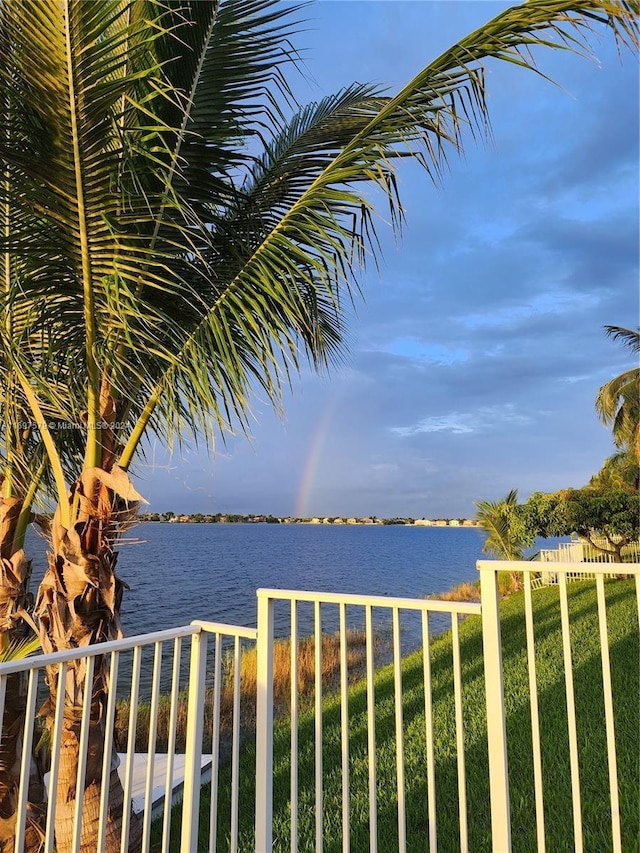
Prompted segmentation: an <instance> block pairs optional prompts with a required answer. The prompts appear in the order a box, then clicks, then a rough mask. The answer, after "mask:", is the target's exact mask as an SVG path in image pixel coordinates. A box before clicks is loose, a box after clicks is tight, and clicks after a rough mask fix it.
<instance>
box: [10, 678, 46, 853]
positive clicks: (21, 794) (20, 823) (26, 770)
mask: <svg viewBox="0 0 640 853" xmlns="http://www.w3.org/2000/svg"><path fill="white" fill-rule="evenodd" d="M39 675H40V670H39V669H36V668H35V667H34V668H33V669H30V670H29V686H28V687H27V704H26V708H25V718H24V731H23V733H22V758H21V761H20V788H19V791H18V804H17V807H16V837H15V847H14V850H15V853H23V851H24V840H25V838H24V836H25V825H26V819H27V801H28V799H29V775H30V770H31V751H32V745H33V732H34V730H35V724H36V696H37V693H38V677H39Z"/></svg>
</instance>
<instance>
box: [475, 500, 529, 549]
mask: <svg viewBox="0 0 640 853" xmlns="http://www.w3.org/2000/svg"><path fill="white" fill-rule="evenodd" d="M474 505H475V507H476V508H477V512H476V515H475V520H476V521H477V522H478V525H479V526H480V527H481V528H482V529H483V530H484V531H485V533H486V534H487V538H486V539H485V542H484V545H483V547H482V550H483V552H484V553H485V554H490V555H491V556H492V557H495V558H496V559H497V560H522V559H524V549H525V548H526V546H527V545H528V544H529V543H528V541H526V539H525V537H524V536H523V532H522V531H521V530H518V528H517V525H516V524H515V523H514V520H515V519H514V512H513V511H514V509H515V507H516V506H517V505H518V490H517V489H512V490H511V491H510V492H509V494H508V495H507V496H506V497H504V498H503V499H502V500H499V501H486V500H482V501H475V502H474Z"/></svg>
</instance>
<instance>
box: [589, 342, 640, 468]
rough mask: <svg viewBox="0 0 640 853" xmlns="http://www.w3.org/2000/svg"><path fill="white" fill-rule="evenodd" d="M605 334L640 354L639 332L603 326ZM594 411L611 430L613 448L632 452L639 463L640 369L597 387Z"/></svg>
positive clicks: (626, 372) (630, 371)
mask: <svg viewBox="0 0 640 853" xmlns="http://www.w3.org/2000/svg"><path fill="white" fill-rule="evenodd" d="M605 331H606V333H607V335H609V336H610V337H612V338H613V339H614V340H621V341H622V342H623V343H624V344H625V345H626V346H627V347H628V348H629V349H630V350H631V352H633V353H636V355H637V354H638V353H640V330H637V331H633V330H631V329H625V328H623V327H622V326H605ZM636 360H637V359H636ZM596 411H597V412H598V415H599V416H600V419H601V421H602V422H603V423H604V424H605V425H606V426H611V427H612V429H613V440H614V442H615V445H616V447H619V448H621V449H624V450H628V451H631V452H632V453H633V454H634V455H635V458H636V460H637V462H638V463H640V366H639V367H633V368H631V370H626V371H625V372H624V373H621V374H620V375H619V376H616V377H614V378H613V379H611V380H610V381H609V382H607V383H606V384H605V385H603V386H602V387H601V388H600V390H599V391H598V396H597V397H596Z"/></svg>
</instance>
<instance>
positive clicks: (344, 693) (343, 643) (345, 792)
mask: <svg viewBox="0 0 640 853" xmlns="http://www.w3.org/2000/svg"><path fill="white" fill-rule="evenodd" d="M347 651H348V649H347V605H346V604H344V602H343V603H341V604H340V733H341V749H342V851H343V853H349V850H350V848H351V844H350V838H349V836H350V832H351V831H350V827H349V672H348V669H347V666H348V663H347Z"/></svg>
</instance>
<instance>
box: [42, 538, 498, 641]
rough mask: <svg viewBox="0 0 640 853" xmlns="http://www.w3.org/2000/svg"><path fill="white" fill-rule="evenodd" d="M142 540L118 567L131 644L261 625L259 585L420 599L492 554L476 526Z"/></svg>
mask: <svg viewBox="0 0 640 853" xmlns="http://www.w3.org/2000/svg"><path fill="white" fill-rule="evenodd" d="M134 537H135V538H136V539H137V540H139V541H137V542H132V543H131V544H126V543H123V544H122V546H121V547H120V554H119V559H118V574H119V575H120V577H121V578H122V579H123V580H124V581H125V582H126V583H128V584H129V586H130V587H131V589H130V590H128V591H125V596H124V601H123V606H122V621H123V627H124V632H125V634H126V635H129V636H130V635H133V634H140V633H147V632H150V631H157V630H161V629H164V628H172V627H177V626H179V625H186V624H188V623H189V622H191V621H192V620H193V619H204V620H209V621H215V622H226V623H232V624H236V625H246V626H250V627H254V626H255V624H256V589H258V588H259V587H273V588H277V589H297V590H312V591H320V592H347V593H361V594H367V593H370V594H374V595H386V596H403V597H408V598H415V597H420V598H421V597H424V596H427V595H434V594H435V593H438V592H442V591H445V590H448V589H450V588H451V587H452V586H454V585H455V584H458V583H462V582H463V581H472V580H475V579H476V577H477V571H476V568H475V564H476V560H478V559H482V558H483V556H484V555H483V554H482V545H483V542H484V535H483V534H482V532H481V531H480V530H477V529H475V528H437V527H409V526H399V525H398V526H396V525H310V524H304V525H302V524H296V525H292V524H168V523H158V522H156V523H149V524H143V525H140V526H139V527H137V528H135V529H134V530H133V531H132V532H131V533H130V538H134ZM34 545H37V546H38V548H37V550H38V551H39V552H40V553H38V554H37V555H36V559H35V560H34V583H36V584H37V583H38V582H39V580H40V577H41V575H42V566H43V564H44V561H43V553H44V543H43V542H42V541H41V540H40V542H38V543H33V542H32V543H31V547H32V548H33V547H34ZM32 553H33V551H32Z"/></svg>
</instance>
